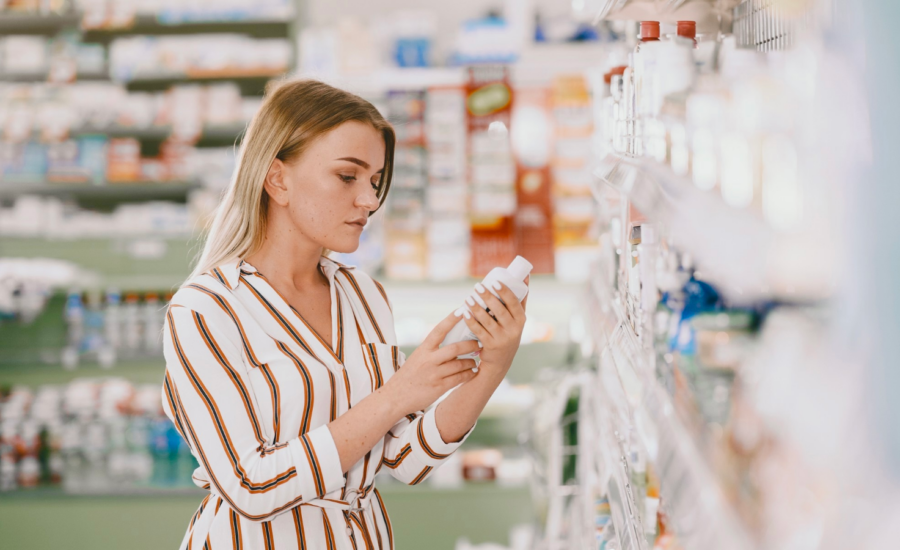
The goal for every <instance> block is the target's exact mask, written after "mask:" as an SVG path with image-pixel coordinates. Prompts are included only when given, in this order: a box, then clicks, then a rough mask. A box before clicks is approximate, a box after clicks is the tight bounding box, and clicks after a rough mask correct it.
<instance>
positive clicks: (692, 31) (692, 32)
mask: <svg viewBox="0 0 900 550" xmlns="http://www.w3.org/2000/svg"><path fill="white" fill-rule="evenodd" d="M678 36H683V37H685V38H691V39H694V38H697V22H696V21H679V22H678Z"/></svg>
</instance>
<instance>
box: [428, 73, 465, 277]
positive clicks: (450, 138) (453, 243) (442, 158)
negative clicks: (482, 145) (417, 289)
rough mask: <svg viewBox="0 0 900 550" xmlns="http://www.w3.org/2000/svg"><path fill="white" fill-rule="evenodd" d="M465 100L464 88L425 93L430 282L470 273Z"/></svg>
mask: <svg viewBox="0 0 900 550" xmlns="http://www.w3.org/2000/svg"><path fill="white" fill-rule="evenodd" d="M465 101H466V98H465V91H464V90H463V89H462V88H455V87H443V88H431V89H429V90H428V94H427V108H426V111H425V136H426V141H427V144H428V189H427V191H426V196H425V202H426V206H427V211H428V230H427V236H426V244H427V247H428V253H427V254H428V256H427V266H428V267H427V272H428V279H429V280H432V281H441V280H453V279H464V278H466V277H468V276H469V261H470V258H471V250H470V247H469V239H470V229H469V217H468V210H469V206H468V186H467V183H466V119H465V115H464V113H465Z"/></svg>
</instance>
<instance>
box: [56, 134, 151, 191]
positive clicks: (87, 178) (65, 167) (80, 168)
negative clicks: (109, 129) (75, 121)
mask: <svg viewBox="0 0 900 550" xmlns="http://www.w3.org/2000/svg"><path fill="white" fill-rule="evenodd" d="M108 146H109V143H108V141H107V140H106V138H105V137H104V136H97V135H94V136H81V137H79V138H77V139H70V140H66V141H63V142H60V143H51V144H48V146H47V181H48V182H51V183H54V182H61V183H90V184H95V185H99V184H101V183H104V181H105V180H106V171H107V165H106V162H107V161H106V159H107V150H108V149H107V148H108ZM145 179H146V178H145Z"/></svg>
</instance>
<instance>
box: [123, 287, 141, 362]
mask: <svg viewBox="0 0 900 550" xmlns="http://www.w3.org/2000/svg"><path fill="white" fill-rule="evenodd" d="M142 340H143V332H142V331H141V311H140V304H139V303H138V295H137V294H135V293H128V294H127V295H126V296H125V304H124V305H123V306H122V344H123V346H122V347H123V351H124V352H125V354H126V355H128V356H129V357H134V356H136V355H138V353H139V352H140V349H141V347H142V346H141V342H142Z"/></svg>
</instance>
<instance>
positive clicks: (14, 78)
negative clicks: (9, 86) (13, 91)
mask: <svg viewBox="0 0 900 550" xmlns="http://www.w3.org/2000/svg"><path fill="white" fill-rule="evenodd" d="M108 80H110V78H109V73H107V72H105V71H103V72H91V73H78V74H76V75H75V81H76V82H78V81H81V82H84V81H92V82H97V81H108ZM0 82H20V83H49V84H58V85H65V84H69V82H52V81H50V76H49V74H48V73H47V71H37V72H33V73H0Z"/></svg>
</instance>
